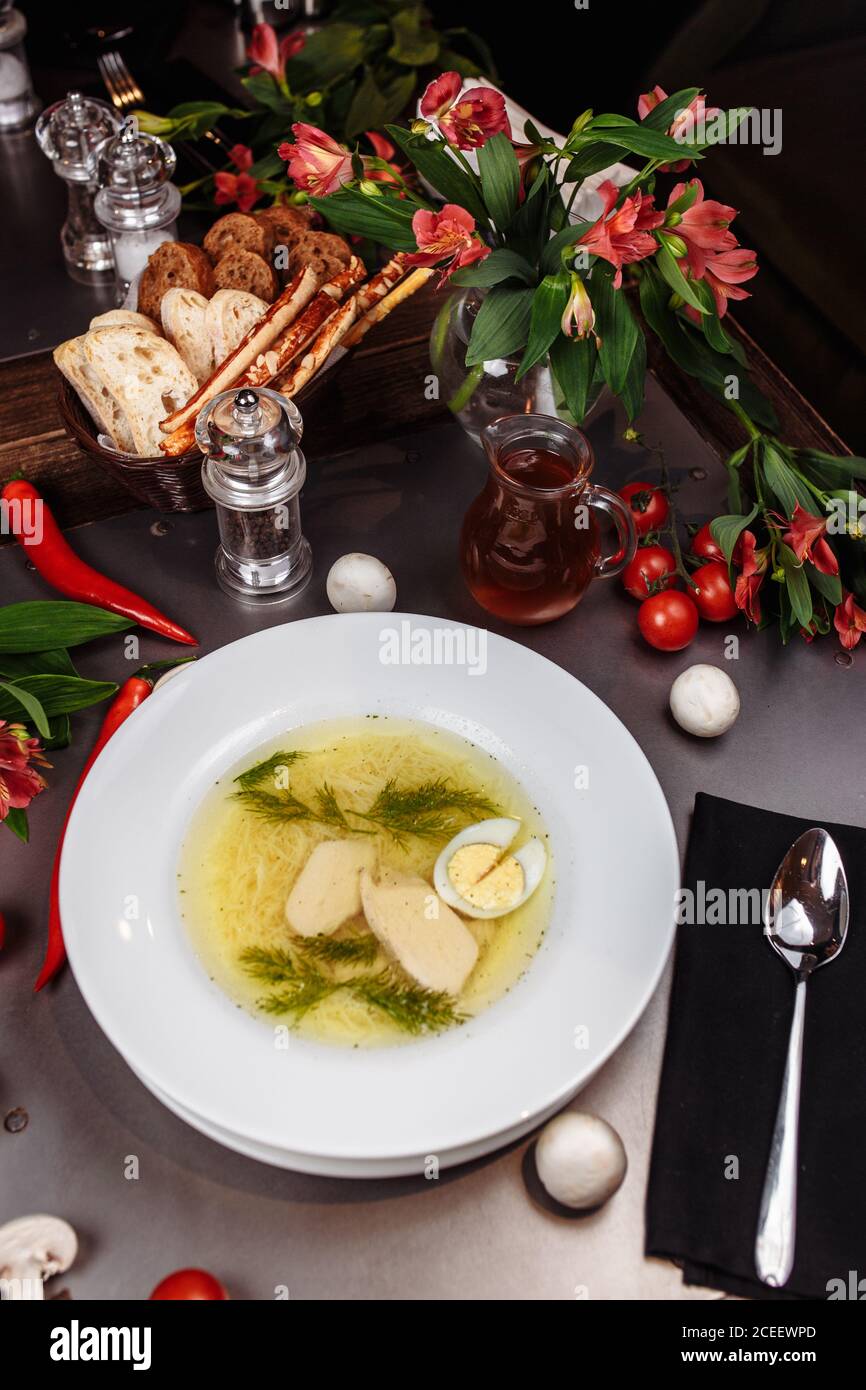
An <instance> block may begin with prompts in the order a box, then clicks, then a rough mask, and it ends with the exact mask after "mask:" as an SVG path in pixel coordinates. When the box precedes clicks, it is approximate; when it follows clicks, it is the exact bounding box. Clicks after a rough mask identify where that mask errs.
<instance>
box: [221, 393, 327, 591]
mask: <svg viewBox="0 0 866 1390" xmlns="http://www.w3.org/2000/svg"><path fill="white" fill-rule="evenodd" d="M302 432H303V421H302V419H301V414H300V411H299V410H298V408H297V406H296V405H294V404H293V402H292V401H290V400H287V399H286V398H285V397H284V396H281V395H280V394H279V393H278V392H276V391H269V390H267V389H265V388H260V389H259V390H257V391H252V390H250V389H249V388H248V387H244V388H241V390H231V391H223V392H222V393H221V394H220V395H219V396H216V397H215V399H214V400H212V401H211V402H210V403H209V404H208V405H206V406H204V408H203V409H202V410H201V411H200V412H199V416H198V419H197V421H196V428H195V437H196V443H197V444H198V447H199V448H200V449H201V451H202V453H203V454H204V455H205V459H204V462H203V464H202V482H203V484H204V488H205V491H206V492H207V494H208V496H209V497H211V498H212V499H213V501H214V502H215V504H216V511H217V522H218V524H219V532H220V545H219V549H218V550H217V555H216V572H217V580H218V582H219V584H220V586H221V587H222V588H223V589H225V591H226V593H229V594H231V595H232V596H233V597H234V598H238V599H241V600H242V601H243V602H246V603H263V602H265V603H267V602H271V603H273V602H277V601H278V600H282V599H287V598H293V597H294V596H295V595H296V594H299V593H300V592H301V590H302V589H303V588H305V586H306V585H307V583H308V582H309V579H310V574H311V572H312V556H311V552H310V547H309V544H308V542H307V541H306V540H305V538H304V535H303V532H302V530H301V508H300V500H299V494H300V491H301V488H302V487H303V485H304V480H305V478H306V474H307V465H306V461H305V459H304V455H303V454H302V452H301V450H300V448H299V447H298V446H299V444H300V440H301V434H302Z"/></svg>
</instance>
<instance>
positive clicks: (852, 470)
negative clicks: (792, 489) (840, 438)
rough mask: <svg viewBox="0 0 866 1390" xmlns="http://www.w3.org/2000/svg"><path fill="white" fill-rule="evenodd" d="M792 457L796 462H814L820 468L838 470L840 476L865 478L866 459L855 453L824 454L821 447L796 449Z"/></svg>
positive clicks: (807, 463) (809, 463) (808, 463)
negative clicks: (858, 456)
mask: <svg viewBox="0 0 866 1390" xmlns="http://www.w3.org/2000/svg"><path fill="white" fill-rule="evenodd" d="M794 457H795V458H796V460H797V462H798V463H801V464H806V465H807V467H808V466H809V465H811V464H816V465H818V466H820V467H822V468H830V469H835V470H837V471H838V473H839V475H840V478H841V477H842V476H844V477H846V478H866V459H863V458H857V456H856V455H855V454H825V453H824V452H823V451H822V450H821V449H796V450H794Z"/></svg>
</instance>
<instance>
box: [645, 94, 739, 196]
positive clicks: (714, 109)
mask: <svg viewBox="0 0 866 1390" xmlns="http://www.w3.org/2000/svg"><path fill="white" fill-rule="evenodd" d="M667 96H668V94H667V92H666V91H665V89H664V87H659V86H658V85H656V86H655V87H653V89H652V91H651V92H644V93H643V95H642V96H640V97H638V103H637V113H638V116H639V117H640V119H641V120H642V121H645V120H646V118H647V116H648V115H649V113H650V111H654V110H655V108H656V107H657V106H658V105H659V104H660V103H661V102H663V101H666V100H667ZM718 114H719V107H718V106H709V107H708V106H707V102H706V97H704V95H703V93H701V92H699V93H698V95H697V96H696V97H694V99H693V100H692V101H690V102H689V104H688V106H684V107H683V109H682V111H678V112H677V114H676V116H675V117H674V119H673V121H672V122H671V124H670V125H669V126H668V128H667V131H666V132H665V133H666V134H667V135H670V137H671V139H673V140H677V139H679V140H682V141H685V140H689V139H692V138H693V137H694V136H695V134H696V133H697V131H698V128H699V127H700V126H702V125H703V124H704V122H705V121H706V120H707V119H708V118H709V117H711V116H717V115H718ZM692 162H693V161H692V160H691V159H677V160H675V161H674V163H673V164H662V165H660V166H659V171H660V173H662V174H668V173H673V174H681V173H682V172H683V170H684V169H688V167H689V165H690V164H691V163H692Z"/></svg>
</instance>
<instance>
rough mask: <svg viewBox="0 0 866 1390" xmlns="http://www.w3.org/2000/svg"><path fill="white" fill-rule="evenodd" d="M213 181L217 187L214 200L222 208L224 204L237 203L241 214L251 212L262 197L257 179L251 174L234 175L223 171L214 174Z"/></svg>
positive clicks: (225, 170)
mask: <svg viewBox="0 0 866 1390" xmlns="http://www.w3.org/2000/svg"><path fill="white" fill-rule="evenodd" d="M213 181H214V184H215V186H216V193H215V194H214V199H213V200H214V202H215V203H217V204H218V205H219V206H220V207H221V206H222V205H223V204H224V203H237V205H238V208H239V209H240V211H241V212H249V210H250V208H251V207H252V206H253V205H254V204H255V203H257V202H258V200H259V198H260V197H261V196H262V195H261V193H260V192H259V189H258V185H257V183H256V181H255V179H253V178H251V177H250V175H249V174H232V173H229V171H228V170H227V169H222V170H220V172H219V173H218V174H214V176H213Z"/></svg>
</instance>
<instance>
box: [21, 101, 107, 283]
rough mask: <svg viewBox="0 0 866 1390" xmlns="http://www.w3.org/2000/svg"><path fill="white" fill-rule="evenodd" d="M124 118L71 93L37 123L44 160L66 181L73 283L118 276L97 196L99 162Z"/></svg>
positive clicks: (66, 251) (66, 245) (65, 241)
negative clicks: (97, 210)
mask: <svg viewBox="0 0 866 1390" xmlns="http://www.w3.org/2000/svg"><path fill="white" fill-rule="evenodd" d="M119 125H120V117H119V116H118V115H117V114H116V112H115V111H114V110H113V109H112V108H111V107H110V106H109V105H108V104H107V103H106V102H104V101H97V100H96V99H95V98H94V97H85V96H82V94H81V92H70V93H69V95H68V96H67V97H66V98H65V100H63V101H56V102H55V103H54V105H53V106H49V107H48V108H47V109H46V110H45V111H43V113H42V115H41V116H40V117H39V120H38V121H37V122H36V139H37V140H38V142H39V146H40V148H41V150H42V152H43V154H45V155H47V156H48V158H49V159H50V160H51V163H52V165H53V166H54V172H55V174H57V175H58V177H59V178H61V179H63V181H64V182H65V184H66V187H67V190H68V193H69V209H68V213H67V217H66V221H65V222H64V224H63V228H62V231H61V233H60V243H61V245H62V247H63V255H64V258H65V260H66V269H67V272H68V274H69V275H70V276H71V277H72V279H73V280H80V281H83V283H84V284H93V283H94V281H100V280H105V279H108V278H109V276H110V275H112V274H113V273H114V256H113V254H112V250H111V240H110V238H109V236H108V234H107V232H106V231H105V228H104V227H103V226H102V225H101V224H100V223H99V221H98V220H97V218H96V215H95V213H94V210H93V203H94V199H95V196H96V190H97V175H96V156H97V151H98V150H99V147H100V146H101V145H103V144H104V143H105V141H106V140H107V139H108V138H109V137H110V136H111V135H114V134H115V133H116V131H117V129H118V126H119Z"/></svg>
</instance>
